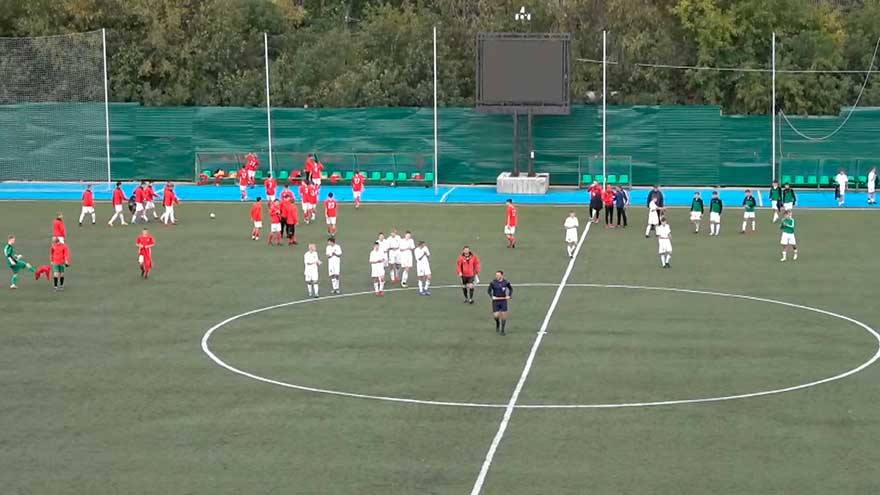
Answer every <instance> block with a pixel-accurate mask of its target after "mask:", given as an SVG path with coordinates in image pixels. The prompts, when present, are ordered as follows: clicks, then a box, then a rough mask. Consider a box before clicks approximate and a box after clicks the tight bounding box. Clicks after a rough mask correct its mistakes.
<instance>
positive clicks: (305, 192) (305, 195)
mask: <svg viewBox="0 0 880 495" xmlns="http://www.w3.org/2000/svg"><path fill="white" fill-rule="evenodd" d="M299 198H300V201H302V209H303V222H304V223H306V224H308V223H309V222H310V221H311V215H309V208H310V207H311V204H310V203H309V199H310V198H309V184H308V182H307V180H306V179H303V181H302V182H300V183H299Z"/></svg>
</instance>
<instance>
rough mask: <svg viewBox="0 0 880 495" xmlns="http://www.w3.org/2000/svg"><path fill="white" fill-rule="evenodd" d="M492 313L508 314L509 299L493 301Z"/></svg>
mask: <svg viewBox="0 0 880 495" xmlns="http://www.w3.org/2000/svg"><path fill="white" fill-rule="evenodd" d="M492 312H493V313H506V312H507V299H496V300H493V301H492Z"/></svg>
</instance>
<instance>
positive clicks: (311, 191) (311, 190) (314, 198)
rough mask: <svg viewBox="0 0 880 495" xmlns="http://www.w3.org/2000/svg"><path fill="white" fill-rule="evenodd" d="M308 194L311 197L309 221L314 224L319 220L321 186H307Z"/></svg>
mask: <svg viewBox="0 0 880 495" xmlns="http://www.w3.org/2000/svg"><path fill="white" fill-rule="evenodd" d="M306 194H308V195H309V221H310V222H314V221H315V220H317V219H318V195H319V194H320V186H318V185H317V184H314V183H312V184H309V185H307V186H306Z"/></svg>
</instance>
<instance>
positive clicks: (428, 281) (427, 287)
mask: <svg viewBox="0 0 880 495" xmlns="http://www.w3.org/2000/svg"><path fill="white" fill-rule="evenodd" d="M430 288H431V279H430V278H426V279H425V290H428V289H430Z"/></svg>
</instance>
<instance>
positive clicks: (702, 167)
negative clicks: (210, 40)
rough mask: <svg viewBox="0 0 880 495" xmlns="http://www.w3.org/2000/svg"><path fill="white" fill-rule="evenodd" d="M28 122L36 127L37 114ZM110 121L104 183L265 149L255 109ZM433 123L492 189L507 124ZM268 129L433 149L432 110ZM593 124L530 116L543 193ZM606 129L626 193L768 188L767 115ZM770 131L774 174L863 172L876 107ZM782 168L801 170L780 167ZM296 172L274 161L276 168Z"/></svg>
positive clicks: (21, 130) (469, 114)
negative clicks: (202, 158)
mask: <svg viewBox="0 0 880 495" xmlns="http://www.w3.org/2000/svg"><path fill="white" fill-rule="evenodd" d="M28 108H29V106H28V105H14V106H13V105H10V106H5V107H0V125H2V127H0V139H2V140H3V141H6V143H7V144H8V143H15V142H16V140H30V141H31V144H33V138H32V136H31V135H30V134H28V133H29V132H31V129H32V127H34V124H33V123H32V122H30V119H31V118H32V117H31V115H32V114H34V112H29V111H28ZM77 109H79V110H77ZM71 111H81V112H83V113H90V114H94V113H96V112H97V113H99V114H100V117H101V118H100V119H97V118H90V119H85V120H87V121H88V122H90V123H89V124H84V125H83V126H82V127H81V128H80V129H79V131H80V132H81V133H82V137H81V139H85V140H87V142H89V141H91V142H95V143H96V150H98V152H96V153H95V156H93V157H88V159H90V160H95V161H96V169H97V170H100V169H101V163H103V157H102V155H101V153H100V151H101V150H102V148H101V146H103V133H104V129H103V125H102V124H103V122H102V118H103V112H100V111H99V110H98V109H97V108H96V107H95V106H94V105H80V106H77V105H58V112H59V114H61V113H65V112H66V113H69V112H71ZM39 115H40V119H42V120H41V121H40V124H41V125H42V126H44V127H45V126H46V124H45V119H46V109H45V105H43V107H42V109H41V111H40V112H39ZM841 118H842V117H841V116H831V117H798V118H795V119H794V121H795V124H796V125H797V126H798V127H799V128H800V129H802V130H803V131H804V132H806V133H808V134H811V135H824V134H827V133H829V132H831V131H833V130H834V129H835V128H836V127H837V126H838V125H839V124H840V122H841ZM85 120H84V121H85ZM110 120H111V145H112V166H113V167H112V168H113V170H112V175H113V179H114V180H115V179H119V180H126V179H138V178H145V177H148V178H155V179H173V180H192V179H193V177H194V170H195V162H194V160H195V154H196V153H197V152H200V151H202V152H207V151H216V152H222V151H236V152H245V151H250V150H254V151H265V150H266V149H267V148H268V142H267V136H266V130H265V129H266V127H265V123H266V121H265V110H263V109H260V108H236V107H144V106H140V105H138V104H112V105H111V109H110ZM439 123H440V131H439V136H440V166H439V180H440V182H442V183H456V184H471V183H494V182H495V177H496V176H497V175H498V174H499V173H500V172H502V171H506V170H509V169H510V168H511V160H512V159H511V157H512V119H511V117H510V116H504V115H485V114H480V113H477V112H475V111H474V110H473V109H470V108H444V109H441V111H440V116H439ZM272 124H273V148H274V150H275V151H276V152H280V151H295V152H304V151H317V152H319V153H320V152H323V153H325V154H328V153H385V152H395V153H418V154H424V155H426V156H427V155H430V154H431V153H432V152H433V148H432V136H433V133H432V113H431V110H430V109H426V108H352V109H288V108H279V109H274V110H273V111H272ZM601 126H602V119H601V109H600V107H597V106H577V107H574V108H572V112H571V114H570V115H567V116H539V117H535V120H534V149H535V153H536V159H535V168H536V170H537V171H539V172H549V173H550V174H551V179H552V182H553V183H554V184H560V185H562V184H567V185H574V184H577V182H578V178H579V176H580V175H579V172H581V171H580V170H579V163H583V157H585V156H589V155H597V154H600V153H601V150H602V142H601V137H602V135H601ZM607 126H608V143H607V144H608V154H609V155H614V156H626V157H629V158H630V159H631V163H632V179H633V182H634V183H636V184H653V183H660V184H664V185H681V186H691V185H753V184H754V185H764V184H766V183H768V182H769V181H770V177H771V168H770V148H771V143H770V122H769V117H768V116H725V115H722V113H721V110H720V108H719V107H715V106H611V107H609V108H608V116H607ZM781 128H782V132H781V140H780V143H781V144H782V147H781V156H782V160H781V163H782V172H781V173H798V174H799V173H809V170H810V169H811V167H813V164H814V163H816V164H819V165H820V166H824V167H825V168H827V169H829V170H830V169H831V168H833V167H836V166H838V165H844V166H845V165H847V164H855V163H858V164H859V166H865V165H864V164H866V163H869V162H870V161H871V160H874V159H875V158H877V157H880V139H878V138H880V109H878V108H865V109H858V110H857V111H856V112H855V113H854V115H853V117H852V119H851V120H850V121H849V122H848V123H847V125H846V126H845V127H844V128H843V129H842V130H841V132H839V133H838V134H836V135H835V136H833V137H832V138H831V139H829V140H827V141H825V142H822V143H811V142H809V141H807V140H804V139H801V138H800V137H798V136H796V135H795V134H794V133H793V132H792V131H791V129H790V128H788V127H787V126H784V125H783V126H781ZM45 136H46V134H44V136H43V138H42V139H44V141H45V142H44V143H43V144H42V145H41V146H40V148H41V149H40V150H39V152H28V153H26V154H25V156H21V153H17V152H15V151H14V150H15V149H16V147H15V146H14V145H13V146H8V145H7V146H6V147H2V148H0V150H2V151H3V152H4V153H5V154H6V155H7V156H2V155H0V179H3V180H9V179H16V178H21V177H19V175H20V174H17V173H16V167H23V168H22V170H23V169H24V168H27V169H28V170H39V169H41V168H44V169H46V170H55V169H57V164H58V163H63V162H64V161H65V155H66V154H67V153H68V152H69V151H68V149H69V147H65V146H64V142H65V141H69V139H70V136H69V135H68V136H66V135H64V133H63V132H55V133H54V134H48V136H49V137H45ZM97 143H101V144H100V145H97ZM788 161H791V163H792V164H795V163H796V164H798V167H801V168H804V169H805V170H807V171H806V172H801V171H800V170H798V171H794V169H790V170H786V168H785V167H786V163H787V162H788ZM299 165H300V164H293V163H280V164H276V167H283V168H293V167H298V166H299ZM792 166H794V165H792ZM819 173H823V172H822V171H820V172H819ZM851 174H852V172H851ZM44 178H45V179H52V178H53V177H44ZM96 178H98V179H100V178H101V177H96ZM84 179H86V178H84ZM88 179H91V178H88Z"/></svg>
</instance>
